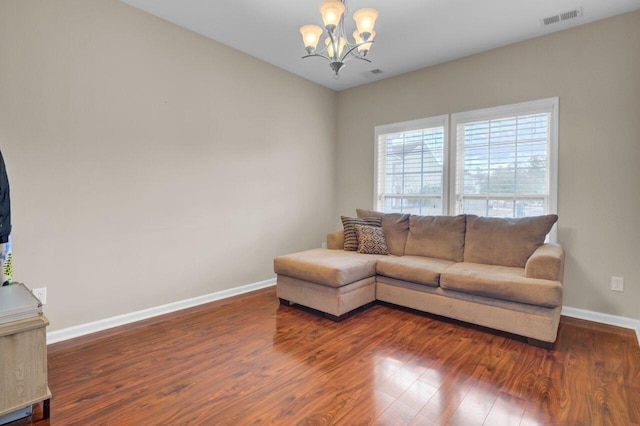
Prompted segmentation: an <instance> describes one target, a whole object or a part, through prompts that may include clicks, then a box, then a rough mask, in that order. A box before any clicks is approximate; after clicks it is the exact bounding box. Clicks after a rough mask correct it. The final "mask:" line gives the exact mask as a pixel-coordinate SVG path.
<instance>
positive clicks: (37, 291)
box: [31, 287, 47, 305]
mask: <svg viewBox="0 0 640 426" xmlns="http://www.w3.org/2000/svg"><path fill="white" fill-rule="evenodd" d="M31 293H33V295H34V296H35V297H37V298H38V300H40V302H41V303H42V304H43V305H46V304H47V288H46V287H40V288H34V289H33V290H31Z"/></svg>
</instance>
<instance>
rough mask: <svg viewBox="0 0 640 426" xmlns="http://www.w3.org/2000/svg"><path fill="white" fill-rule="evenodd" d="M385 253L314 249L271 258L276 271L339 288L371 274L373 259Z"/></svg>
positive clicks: (373, 272) (374, 267)
mask: <svg viewBox="0 0 640 426" xmlns="http://www.w3.org/2000/svg"><path fill="white" fill-rule="evenodd" d="M383 257H385V256H381V255H374V254H360V253H355V252H351V251H344V250H328V249H313V250H307V251H302V252H299V253H293V254H287V255H284V256H278V257H276V258H275V259H273V270H274V271H275V273H276V274H279V275H286V276H289V277H293V278H298V279H301V280H305V281H310V282H314V283H318V284H322V285H326V286H330V287H341V286H343V285H347V284H350V283H353V282H355V281H359V280H362V279H364V278H368V277H372V276H374V275H375V274H376V261H377V260H378V259H380V258H383Z"/></svg>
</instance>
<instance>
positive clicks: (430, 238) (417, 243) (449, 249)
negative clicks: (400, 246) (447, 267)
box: [404, 215, 466, 262]
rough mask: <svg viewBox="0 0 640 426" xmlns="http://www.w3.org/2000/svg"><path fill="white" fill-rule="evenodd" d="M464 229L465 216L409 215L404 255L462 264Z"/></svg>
mask: <svg viewBox="0 0 640 426" xmlns="http://www.w3.org/2000/svg"><path fill="white" fill-rule="evenodd" d="M465 227H466V220H465V215H459V216H416V215H411V217H410V218H409V235H408V236H407V244H406V246H405V248H404V254H409V255H415V256H425V257H435V258H436V259H446V260H453V261H454V262H462V260H463V259H464V234H465Z"/></svg>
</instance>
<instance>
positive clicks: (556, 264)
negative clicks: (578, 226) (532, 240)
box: [524, 244, 564, 282]
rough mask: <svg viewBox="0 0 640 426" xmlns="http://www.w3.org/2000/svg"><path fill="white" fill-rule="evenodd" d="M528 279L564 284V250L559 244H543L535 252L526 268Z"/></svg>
mask: <svg viewBox="0 0 640 426" xmlns="http://www.w3.org/2000/svg"><path fill="white" fill-rule="evenodd" d="M524 273H525V276H526V277H527V278H539V279H543V280H551V281H559V282H562V278H563V276H564V249H563V248H562V246H561V245H559V244H543V245H541V246H540V247H538V248H537V249H536V251H534V252H533V254H532V255H531V257H529V259H528V260H527V264H526V265H525V267H524Z"/></svg>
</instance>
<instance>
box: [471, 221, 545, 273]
mask: <svg viewBox="0 0 640 426" xmlns="http://www.w3.org/2000/svg"><path fill="white" fill-rule="evenodd" d="M557 220H558V216H557V215H555V214H548V215H546V216H534V217H524V218H521V219H501V218H497V217H478V216H474V215H467V232H466V235H465V243H464V261H465V262H472V263H483V264H485V265H500V266H515V267H518V268H524V267H525V264H526V263H527V259H529V257H530V256H531V255H532V254H533V252H534V251H535V250H536V249H537V248H538V247H539V246H541V245H542V244H544V238H545V237H546V235H547V234H548V233H549V231H550V230H551V227H553V224H554V223H556V221H557Z"/></svg>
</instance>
